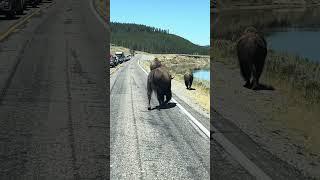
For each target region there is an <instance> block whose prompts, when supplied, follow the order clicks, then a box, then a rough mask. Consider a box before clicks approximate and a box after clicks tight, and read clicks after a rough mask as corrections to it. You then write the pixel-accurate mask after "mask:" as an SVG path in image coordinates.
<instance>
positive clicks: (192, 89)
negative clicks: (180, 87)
mask: <svg viewBox="0 0 320 180" xmlns="http://www.w3.org/2000/svg"><path fill="white" fill-rule="evenodd" d="M186 89H188V88H186ZM188 90H190V91H194V90H196V89H195V88H189V89H188Z"/></svg>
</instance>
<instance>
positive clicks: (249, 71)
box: [237, 33, 267, 89]
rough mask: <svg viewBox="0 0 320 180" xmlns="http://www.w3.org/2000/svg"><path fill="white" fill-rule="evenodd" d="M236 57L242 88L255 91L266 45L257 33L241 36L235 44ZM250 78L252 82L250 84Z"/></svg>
mask: <svg viewBox="0 0 320 180" xmlns="http://www.w3.org/2000/svg"><path fill="white" fill-rule="evenodd" d="M237 55H238V60H239V66H240V71H241V75H242V77H243V78H244V80H245V81H246V84H245V85H244V87H247V88H252V89H257V88H258V86H259V78H260V76H261V74H262V71H263V67H264V63H265V59H266V56H267V44H266V42H265V40H264V38H263V37H261V36H260V35H258V34H257V33H247V34H245V35H243V36H242V37H241V38H240V39H239V41H238V44H237ZM251 78H252V82H251Z"/></svg>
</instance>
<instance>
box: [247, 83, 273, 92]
mask: <svg viewBox="0 0 320 180" xmlns="http://www.w3.org/2000/svg"><path fill="white" fill-rule="evenodd" d="M243 87H245V88H247V89H251V87H246V86H243ZM253 90H255V91H261V90H269V91H274V90H275V88H274V87H273V86H271V85H267V84H261V83H259V84H258V87H256V88H255V89H253Z"/></svg>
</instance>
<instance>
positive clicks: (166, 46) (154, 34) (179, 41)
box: [110, 22, 209, 55]
mask: <svg viewBox="0 0 320 180" xmlns="http://www.w3.org/2000/svg"><path fill="white" fill-rule="evenodd" d="M110 27H111V43H112V44H115V45H117V46H123V47H127V48H130V49H134V50H139V51H145V52H149V53H155V54H157V53H159V54H160V53H174V54H203V55H208V54H209V47H208V46H199V45H196V44H193V43H192V42H190V41H188V40H186V39H184V38H182V37H179V36H177V35H174V34H170V33H169V31H168V30H162V29H159V28H154V27H149V26H145V25H139V24H129V23H116V22H111V25H110Z"/></svg>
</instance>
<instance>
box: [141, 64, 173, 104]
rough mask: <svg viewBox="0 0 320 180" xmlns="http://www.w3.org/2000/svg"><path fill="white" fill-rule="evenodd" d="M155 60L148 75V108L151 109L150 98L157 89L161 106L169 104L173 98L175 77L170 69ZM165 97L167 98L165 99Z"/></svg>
mask: <svg viewBox="0 0 320 180" xmlns="http://www.w3.org/2000/svg"><path fill="white" fill-rule="evenodd" d="M159 62H160V61H157V60H155V61H154V62H153V63H152V64H151V65H150V70H151V71H150V73H149V75H148V82H147V93H148V110H151V105H150V100H151V95H152V92H153V91H155V93H156V95H157V99H158V101H159V107H162V106H163V105H165V104H167V103H168V102H169V101H170V99H171V98H172V92H171V80H172V79H173V77H172V76H171V75H170V73H169V71H168V70H167V69H166V68H165V67H164V66H162V65H161V63H159ZM164 97H165V99H166V100H164Z"/></svg>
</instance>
